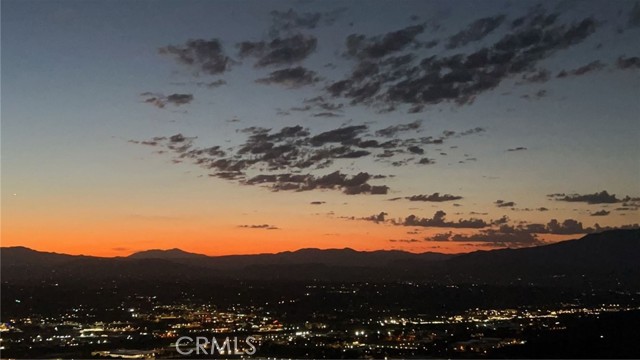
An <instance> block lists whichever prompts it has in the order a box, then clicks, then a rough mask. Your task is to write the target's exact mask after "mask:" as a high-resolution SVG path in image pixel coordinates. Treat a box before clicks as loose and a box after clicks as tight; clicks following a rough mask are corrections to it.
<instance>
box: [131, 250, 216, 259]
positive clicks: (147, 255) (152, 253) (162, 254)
mask: <svg viewBox="0 0 640 360" xmlns="http://www.w3.org/2000/svg"><path fill="white" fill-rule="evenodd" d="M127 257H128V258H129V259H169V260H175V259H199V258H203V257H207V256H206V255H202V254H195V253H190V252H186V251H184V250H180V249H169V250H158V249H153V250H145V251H140V252H137V253H133V254H131V255H129V256H127Z"/></svg>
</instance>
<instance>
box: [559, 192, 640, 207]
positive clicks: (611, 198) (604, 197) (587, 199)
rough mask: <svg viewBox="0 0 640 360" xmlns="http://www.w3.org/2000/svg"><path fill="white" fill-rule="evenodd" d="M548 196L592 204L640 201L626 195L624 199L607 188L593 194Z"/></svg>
mask: <svg viewBox="0 0 640 360" xmlns="http://www.w3.org/2000/svg"><path fill="white" fill-rule="evenodd" d="M547 197H549V198H552V199H555V200H556V201H567V202H584V203H587V204H590V205H594V204H615V203H620V202H629V201H640V198H632V197H630V196H625V197H624V198H622V199H619V198H618V197H616V195H615V194H609V193H608V192H607V191H606V190H603V191H601V192H596V193H593V194H585V195H580V194H569V195H566V194H563V193H557V194H549V195H547Z"/></svg>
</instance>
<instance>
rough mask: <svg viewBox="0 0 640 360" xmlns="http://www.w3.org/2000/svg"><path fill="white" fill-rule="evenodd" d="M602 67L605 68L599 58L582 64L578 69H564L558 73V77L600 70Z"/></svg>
mask: <svg viewBox="0 0 640 360" xmlns="http://www.w3.org/2000/svg"><path fill="white" fill-rule="evenodd" d="M602 69H604V64H603V63H602V62H600V61H599V60H596V61H592V62H590V63H588V64H587V65H584V66H581V67H579V68H577V69H573V70H562V71H560V72H559V73H558V75H556V77H559V78H564V77H567V76H580V75H584V74H587V73H590V72H594V71H599V70H602Z"/></svg>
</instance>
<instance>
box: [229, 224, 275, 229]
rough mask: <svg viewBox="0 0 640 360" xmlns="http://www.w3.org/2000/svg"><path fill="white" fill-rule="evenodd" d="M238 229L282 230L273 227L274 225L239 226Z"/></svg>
mask: <svg viewBox="0 0 640 360" xmlns="http://www.w3.org/2000/svg"><path fill="white" fill-rule="evenodd" d="M238 227H240V228H245V229H263V230H280V228H279V227H277V226H273V225H268V224H261V225H238Z"/></svg>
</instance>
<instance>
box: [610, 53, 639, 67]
mask: <svg viewBox="0 0 640 360" xmlns="http://www.w3.org/2000/svg"><path fill="white" fill-rule="evenodd" d="M616 66H617V67H618V69H622V70H625V69H640V57H637V56H633V57H624V56H620V57H619V58H618V60H617V61H616Z"/></svg>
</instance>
